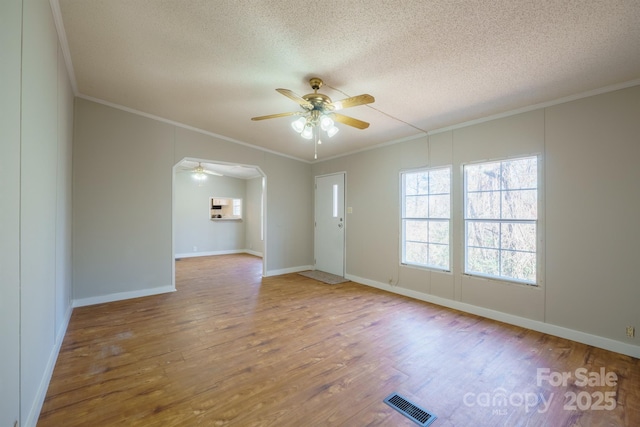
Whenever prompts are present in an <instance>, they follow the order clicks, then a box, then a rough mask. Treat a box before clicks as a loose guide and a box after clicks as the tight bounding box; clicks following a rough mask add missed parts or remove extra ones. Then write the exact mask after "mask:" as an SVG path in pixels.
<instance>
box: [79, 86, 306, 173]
mask: <svg viewBox="0 0 640 427" xmlns="http://www.w3.org/2000/svg"><path fill="white" fill-rule="evenodd" d="M76 96H77V97H78V98H82V99H86V100H87V101H91V102H95V103H96V104H102V105H106V106H107V107H111V108H115V109H116V110H122V111H126V112H127V113H131V114H136V115H138V116H142V117H146V118H148V119H152V120H157V121H159V122H163V123H167V124H170V125H172V126H176V127H179V128H183V129H187V130H191V131H193V132H198V133H201V134H204V135H208V136H212V137H214V138H218V139H222V140H224V141H227V142H232V143H234V144H240V145H243V146H245V147H250V148H253V149H255V150H260V151H264V152H267V153H270V154H274V155H276V156H280V157H287V158H289V159H293V160H297V161H299V162H303V163H311V162H310V161H308V160H303V159H300V158H298V157H294V156H290V155H289V154H284V153H280V152H278V151H274V150H270V149H269V148H265V147H261V146H259V145H253V144H249V143H248V142H244V141H240V140H237V139H233V138H230V137H228V136H224V135H220V134H218V133H213V132H210V131H208V130H204V129H199V128H196V127H193V126H189V125H185V124H184V123H180V122H176V121H174V120H170V119H166V118H164V117H160V116H156V115H155V114H151V113H145V112H144V111H140V110H136V109H133V108H129V107H125V106H124V105H120V104H115V103H113V102H109V101H105V100H103V99H99V98H94V97H93V96H88V95H84V94H82V93H79V94H77V95H76ZM211 163H219V162H215V161H214V162H211Z"/></svg>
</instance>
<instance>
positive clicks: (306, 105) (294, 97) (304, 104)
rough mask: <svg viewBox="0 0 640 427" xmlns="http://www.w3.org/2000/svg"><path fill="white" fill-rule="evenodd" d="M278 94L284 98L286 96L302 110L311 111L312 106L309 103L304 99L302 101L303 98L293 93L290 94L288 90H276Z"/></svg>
mask: <svg viewBox="0 0 640 427" xmlns="http://www.w3.org/2000/svg"><path fill="white" fill-rule="evenodd" d="M276 90H277V91H278V92H279V93H281V94H283V95H284V96H286V97H287V98H289V99H292V100H293V101H295V102H297V103H298V104H300V106H302V108H304V109H306V110H313V104H312V103H310V102H309V101H307V100H306V99H304V98H303V97H301V96H299V95H296V94H295V93H293V92H291V91H290V90H289V89H276Z"/></svg>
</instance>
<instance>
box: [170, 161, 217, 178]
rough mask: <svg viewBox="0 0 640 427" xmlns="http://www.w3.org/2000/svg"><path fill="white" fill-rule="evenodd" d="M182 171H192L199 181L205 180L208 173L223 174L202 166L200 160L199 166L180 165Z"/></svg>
mask: <svg viewBox="0 0 640 427" xmlns="http://www.w3.org/2000/svg"><path fill="white" fill-rule="evenodd" d="M180 171H181V172H191V173H192V174H193V177H194V179H196V180H197V181H202V180H204V179H205V178H206V177H207V175H214V176H223V175H222V174H221V173H218V172H214V171H210V170H209V169H205V168H204V167H203V166H202V163H201V162H198V166H196V167H184V166H181V167H180Z"/></svg>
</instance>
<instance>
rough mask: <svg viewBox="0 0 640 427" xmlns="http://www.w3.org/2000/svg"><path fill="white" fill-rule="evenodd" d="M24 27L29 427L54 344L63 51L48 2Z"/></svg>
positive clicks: (27, 10) (23, 372) (24, 361)
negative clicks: (59, 96)
mask: <svg viewBox="0 0 640 427" xmlns="http://www.w3.org/2000/svg"><path fill="white" fill-rule="evenodd" d="M23 25H24V29H23V34H24V39H23V51H22V70H23V71H22V73H23V74H22V156H21V163H20V167H21V173H20V185H21V206H20V211H21V224H20V235H21V247H20V258H21V282H22V283H21V318H20V330H21V367H20V377H21V378H20V380H21V388H20V391H21V414H22V419H23V423H24V424H26V425H30V424H31V423H32V422H33V421H35V419H36V418H37V415H38V412H39V408H40V405H39V402H38V400H39V397H40V396H41V395H42V393H43V388H46V385H47V381H48V379H47V378H45V377H46V371H47V364H48V361H49V356H50V355H51V352H52V349H53V348H54V339H55V330H54V324H55V322H54V319H55V310H54V307H55V277H56V275H55V259H56V255H55V254H56V243H55V242H56V191H57V188H56V180H57V178H56V176H57V159H58V150H57V139H58V122H57V120H58V117H57V108H58V101H57V92H58V82H57V75H58V63H57V59H58V45H57V36H56V30H55V26H54V23H53V18H52V14H51V9H50V6H49V2H48V1H46V0H25V2H24V20H23Z"/></svg>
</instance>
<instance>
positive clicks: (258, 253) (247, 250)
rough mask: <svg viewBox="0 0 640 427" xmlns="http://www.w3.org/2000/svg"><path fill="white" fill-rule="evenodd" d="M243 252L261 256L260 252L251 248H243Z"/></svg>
mask: <svg viewBox="0 0 640 427" xmlns="http://www.w3.org/2000/svg"><path fill="white" fill-rule="evenodd" d="M243 252H244V253H246V254H249V255H253V256H257V257H260V258H262V252H258V251H253V250H251V249H245V250H244V251H243Z"/></svg>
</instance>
